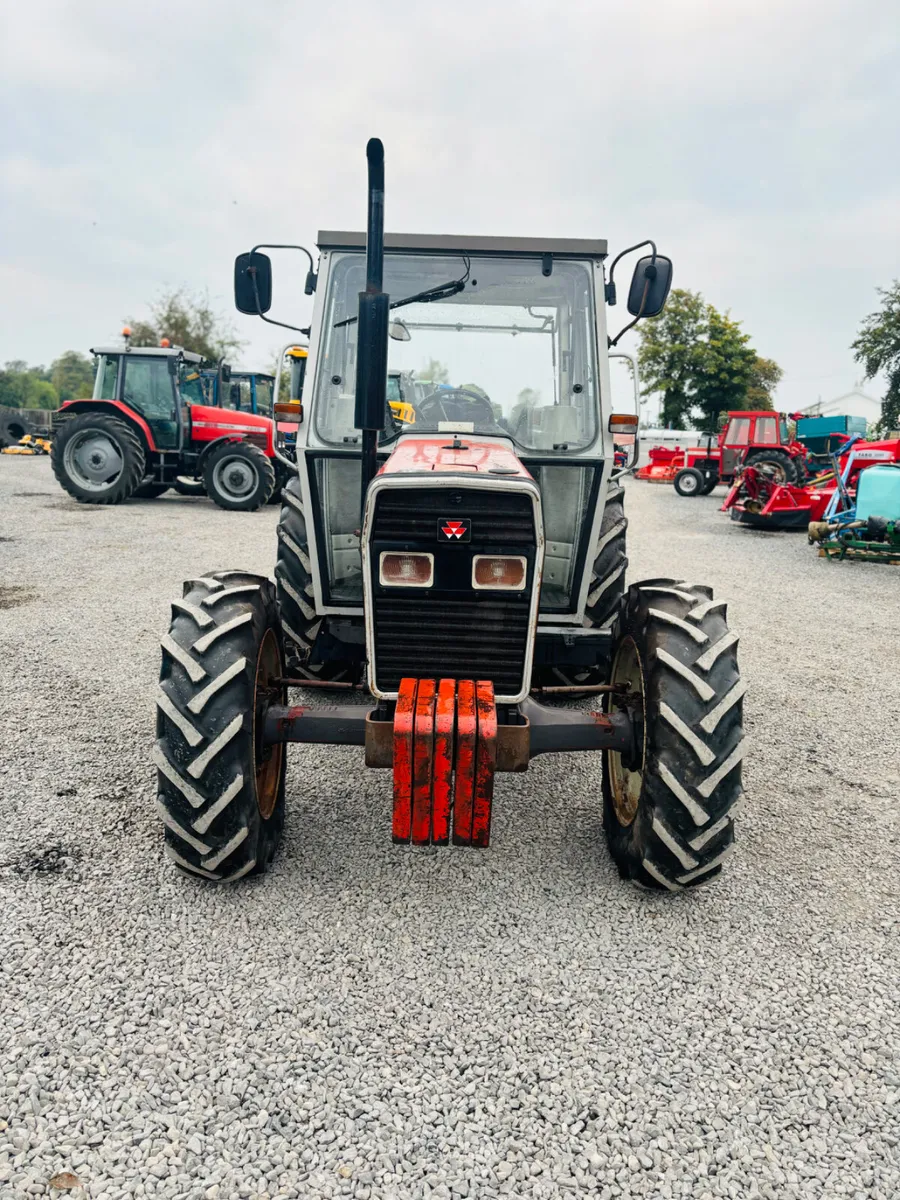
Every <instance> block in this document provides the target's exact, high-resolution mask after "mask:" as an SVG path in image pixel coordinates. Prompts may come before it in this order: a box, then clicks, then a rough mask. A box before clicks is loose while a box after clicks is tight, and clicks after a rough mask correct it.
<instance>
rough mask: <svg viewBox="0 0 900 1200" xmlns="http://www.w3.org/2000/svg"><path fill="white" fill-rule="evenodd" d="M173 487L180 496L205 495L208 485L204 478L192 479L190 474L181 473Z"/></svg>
mask: <svg viewBox="0 0 900 1200" xmlns="http://www.w3.org/2000/svg"><path fill="white" fill-rule="evenodd" d="M172 487H173V488H174V489H175V491H176V492H177V493H178V495H179V496H205V495H206V485H205V484H204V482H203V480H202V479H191V478H190V476H188V475H179V476H178V478H177V479H176V480H175V482H174V483H173V484H172Z"/></svg>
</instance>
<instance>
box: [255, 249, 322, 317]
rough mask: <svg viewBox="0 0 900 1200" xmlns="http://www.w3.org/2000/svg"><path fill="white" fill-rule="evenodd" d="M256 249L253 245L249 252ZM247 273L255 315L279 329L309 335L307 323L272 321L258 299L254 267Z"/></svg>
mask: <svg viewBox="0 0 900 1200" xmlns="http://www.w3.org/2000/svg"><path fill="white" fill-rule="evenodd" d="M258 249H259V247H258V246H255V247H254V248H253V250H252V251H251V254H255V253H256V251H257V250H258ZM274 249H278V247H274ZM307 253H309V251H307ZM247 274H248V275H249V276H250V279H251V282H252V283H253V299H254V300H255V301H256V315H257V316H258V317H259V318H260V319H261V320H263V321H265V322H266V324H267V325H278V326H279V328H281V329H293V331H294V333H302V334H303V336H304V337H309V334H310V326H309V325H307V326H306V328H305V329H304V328H303V327H302V326H300V325H288V324H287V323H286V322H285V321H273V320H272V318H271V317H267V316H266V315H265V313H264V312H263V310H262V304H261V303H260V299H259V288H258V287H257V286H256V267H248V268H247Z"/></svg>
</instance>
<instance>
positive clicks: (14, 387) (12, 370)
mask: <svg viewBox="0 0 900 1200" xmlns="http://www.w3.org/2000/svg"><path fill="white" fill-rule="evenodd" d="M47 374H48V372H47V370H46V368H44V367H29V366H28V364H27V363H25V362H22V360H21V359H14V360H13V361H12V362H8V363H6V366H5V367H4V369H3V370H2V371H0V405H3V406H4V407H6V408H47V409H52V408H58V407H59V397H58V396H57V394H56V389H55V388H54V386H53V384H52V383H50V381H49V380H48V378H47Z"/></svg>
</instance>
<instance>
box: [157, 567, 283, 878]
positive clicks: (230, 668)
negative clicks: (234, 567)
mask: <svg viewBox="0 0 900 1200" xmlns="http://www.w3.org/2000/svg"><path fill="white" fill-rule="evenodd" d="M283 663H284V659H283V654H282V642H281V631H280V629H279V626H278V613H277V610H276V607H275V589H274V587H273V586H272V584H271V583H270V582H269V580H268V579H263V578H261V577H260V576H259V575H251V574H249V573H248V572H245V571H217V572H215V573H213V574H212V575H209V576H206V577H204V578H202V579H194V580H190V581H189V582H188V583H186V584H185V585H184V598H183V599H182V600H176V601H175V603H174V604H173V605H172V622H171V624H170V626H169V632H168V634H167V635H166V636H165V637H164V638H163V641H162V669H161V671H160V691H159V693H158V696H157V705H158V707H157V717H156V735H157V742H156V749H155V752H154V762H155V763H156V766H157V768H158V770H159V784H158V797H157V806H158V809H159V814H160V816H161V817H162V820H163V824H164V826H165V851H166V854H167V855H168V856H169V858H171V859H172V861H173V862H174V863H175V864H176V866H178V867H180V868H181V870H182V871H186V872H189V873H190V874H192V875H199V876H201V877H202V878H203V879H211V880H214V881H215V882H217V883H230V882H231V881H232V880H234V879H240V878H241V876H243V875H250V874H254V875H259V874H262V873H263V872H264V871H265V870H266V868H267V867H268V866H269V864H270V862H271V861H272V858H273V856H274V854H275V850H276V848H277V846H278V842H279V840H280V838H281V831H282V829H283V827H284V775H285V764H286V755H285V749H284V746H283V745H275V746H265V745H263V741H262V718H263V715H264V712H265V709H266V706H267V705H268V704H270V703H275V704H284V703H286V691H285V687H284V684H282V683H279V682H278V681H279V680H280V679H281V678H282V677H283V675H284V666H283Z"/></svg>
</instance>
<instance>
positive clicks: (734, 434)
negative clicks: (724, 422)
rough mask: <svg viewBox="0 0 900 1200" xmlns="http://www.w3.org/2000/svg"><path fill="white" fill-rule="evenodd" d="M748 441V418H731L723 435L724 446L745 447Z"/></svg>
mask: <svg viewBox="0 0 900 1200" xmlns="http://www.w3.org/2000/svg"><path fill="white" fill-rule="evenodd" d="M749 439H750V418H749V417H733V418H732V420H731V421H730V423H729V425H728V432H727V434H726V435H725V445H726V446H746V445H747V444H748V442H749Z"/></svg>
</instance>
